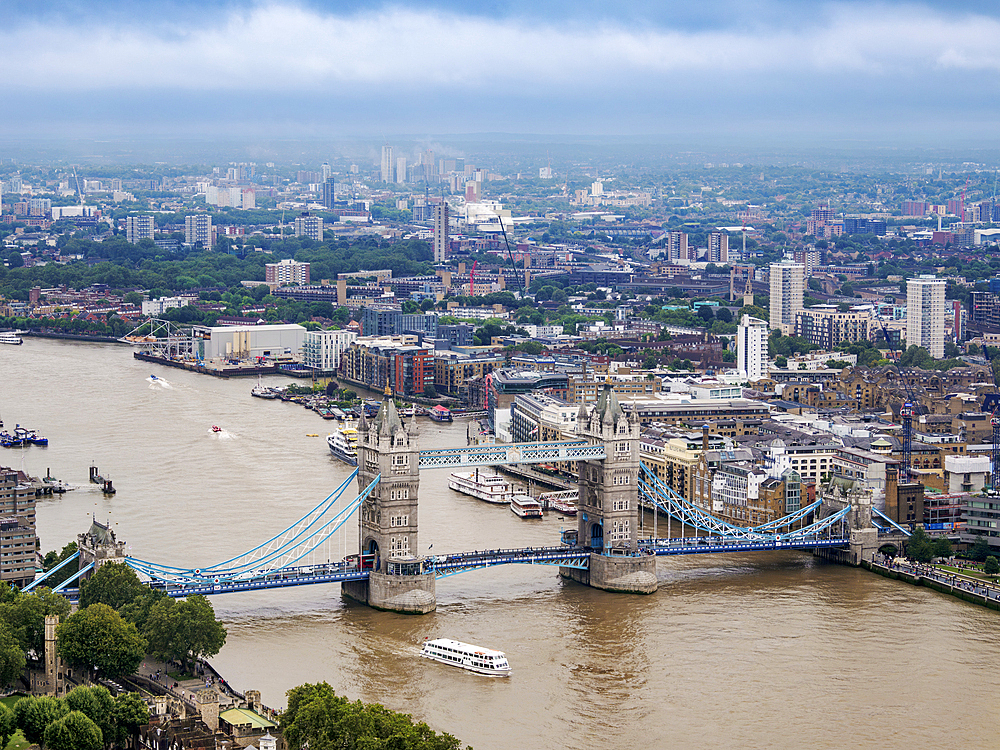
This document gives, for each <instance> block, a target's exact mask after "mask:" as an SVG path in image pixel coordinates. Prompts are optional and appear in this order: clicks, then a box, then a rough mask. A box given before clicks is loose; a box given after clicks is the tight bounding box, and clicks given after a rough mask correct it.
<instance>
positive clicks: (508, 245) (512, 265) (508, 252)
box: [497, 214, 528, 297]
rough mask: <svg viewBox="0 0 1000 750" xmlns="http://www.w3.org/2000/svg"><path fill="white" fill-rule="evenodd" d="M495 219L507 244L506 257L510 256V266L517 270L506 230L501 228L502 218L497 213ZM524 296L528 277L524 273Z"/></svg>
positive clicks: (526, 291)
mask: <svg viewBox="0 0 1000 750" xmlns="http://www.w3.org/2000/svg"><path fill="white" fill-rule="evenodd" d="M497 221H499V222H500V231H501V232H503V241H504V244H505V245H507V257H508V258H510V265H511V268H513V269H514V270H515V271H517V265H516V264H515V263H514V253H512V252H511V251H510V240H508V239H507V230H506V229H504V228H503V219H502V218H501V216H500V214H497ZM500 273H503V270H502V269H501V270H500ZM524 296H525V297H527V296H528V277H527V274H526V275H525V280H524Z"/></svg>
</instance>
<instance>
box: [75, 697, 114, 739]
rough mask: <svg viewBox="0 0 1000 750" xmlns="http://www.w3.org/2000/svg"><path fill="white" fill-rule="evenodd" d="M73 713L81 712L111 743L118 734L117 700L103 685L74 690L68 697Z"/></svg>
mask: <svg viewBox="0 0 1000 750" xmlns="http://www.w3.org/2000/svg"><path fill="white" fill-rule="evenodd" d="M65 700H66V705H67V706H69V709H70V710H71V711H79V712H80V713H82V714H84V715H85V716H86V717H87V718H88V719H90V720H91V721H92V722H94V724H96V725H97V727H98V728H99V729H100V730H101V736H102V737H105V738H107V739H108V742H109V744H110V742H111V741H112V740H113V739H114V737H115V734H116V731H115V730H116V722H115V699H114V698H112V697H111V693H110V692H109V691H108V689H107V688H106V687H104V686H103V685H96V686H94V687H78V688H74V689H73V690H71V691H70V692H69V694H68V695H67V696H66V699H65Z"/></svg>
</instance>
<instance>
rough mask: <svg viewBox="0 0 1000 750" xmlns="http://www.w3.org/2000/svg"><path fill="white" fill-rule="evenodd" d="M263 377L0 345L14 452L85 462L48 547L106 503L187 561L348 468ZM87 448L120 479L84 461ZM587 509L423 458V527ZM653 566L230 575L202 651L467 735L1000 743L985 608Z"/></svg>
mask: <svg viewBox="0 0 1000 750" xmlns="http://www.w3.org/2000/svg"><path fill="white" fill-rule="evenodd" d="M150 374H155V375H157V377H160V378H164V379H165V382H164V383H156V382H153V381H151V380H150V377H149V376H150ZM265 382H266V383H269V384H276V383H282V382H287V380H286V379H284V378H277V377H271V378H267V379H265ZM254 383H255V381H250V380H246V379H232V380H222V379H216V378H211V377H207V376H203V375H198V374H195V373H190V372H186V371H183V370H175V369H169V368H164V367H160V366H156V365H150V364H148V363H142V362H138V361H136V360H134V359H133V358H132V353H131V350H130V349H129V348H127V347H124V346H120V345H111V344H107V345H105V344H91V343H76V342H65V341H52V340H45V339H33V338H26V339H25V343H24V345H23V346H19V347H14V346H4V347H0V418H2V419H3V421H4V423H5V425H6V426H7V427H8V428H11V427H13V426H14V424H15V423H20V424H22V425H24V426H26V427H30V428H33V429H37V430H38V431H39V432H40V433H41V434H43V435H45V436H46V437H48V438H49V447H48V448H47V449H46V448H36V447H32V448H27V449H24V450H23V451H21V450H5V451H4V452H3V453H2V454H0V464H2V465H9V466H13V467H15V468H23V469H24V470H25V471H27V472H28V473H30V474H33V475H44V474H45V471H46V469H48V468H51V471H52V475H53V476H55V477H58V478H59V479H63V480H66V481H68V482H70V483H71V484H74V485H76V486H78V487H79V489H77V490H74V491H71V492H67V493H66V494H64V495H62V496H55V497H52V498H44V499H41V500H40V501H39V503H38V510H37V522H38V533H39V536H40V537H41V543H42V550H43V551H46V550H49V549H54V548H61V547H62V546H63V545H64V544H65V543H66V542H68V541H70V540H72V539H75V536H76V534H78V533H81V532H83V531H86V529H87V528H88V527H89V525H90V520H91V517H92V515H95V516H96V517H97V518H98V520H102V521H107V520H110V522H111V524H112V525H113V528H114V529H115V531H116V532H117V534H118V536H119V538H120V539H123V540H125V541H126V542H127V543H128V551H129V554H131V555H133V556H135V557H138V558H140V559H144V560H150V561H155V562H160V563H165V564H173V565H181V566H185V567H198V566H202V565H207V564H211V563H214V562H219V561H221V560H224V559H227V558H229V557H232V556H234V555H236V554H238V553H240V552H242V551H244V550H248V549H250V548H251V547H254V546H256V545H257V544H258V543H260V542H263V541H264V540H266V539H268V538H270V537H271V536H273V535H274V534H275V533H276V532H277V531H280V530H281V529H283V528H285V527H286V526H288V525H289V524H291V523H292V522H293V521H295V520H296V519H297V518H299V517H300V516H301V515H303V514H304V513H305V512H306V511H307V510H308V509H310V508H312V507H313V506H314V505H316V504H317V503H318V502H319V501H320V500H322V499H323V498H324V497H326V496H327V495H328V494H329V493H330V492H331V491H332V490H333V489H334V488H335V487H336V486H337V485H338V484H340V483H341V482H342V481H343V480H344V479H345V478H346V477H347V476H348V475H349V474H350V471H351V469H350V467H348V466H346V465H344V464H343V463H340V462H338V461H337V460H335V459H333V458H332V457H331V456H330V454H329V452H328V450H327V448H326V444H325V440H324V437H325V435H326V434H327V433H328V432H329V430H330V427H331V423H329V422H324V421H323V420H321V419H320V418H319V417H318V416H317V415H315V414H314V413H312V412H310V411H307V410H305V409H303V408H302V407H300V406H295V405H292V404H284V403H280V402H273V401H261V400H258V399H253V398H251V397H250V389H251V387H252V386H253V385H254ZM212 425H219V426H220V427H221V428H222V429H223V432H222V433H213V432H212V430H211V427H212ZM419 425H420V437H419V440H420V444H421V445H423V446H458V445H464V444H465V434H466V427H467V423H466V422H464V421H457V422H455V423H454V424H452V425H439V424H435V423H432V422H429V421H427V420H420V421H419ZM312 433H318V434H319V435H320V437H307V435H309V434H312ZM92 462H93V463H95V464H96V465H97V466H98V467H99V468H100V470H101V472H102V473H104V474H105V475H107V476H110V478H111V479H112V480H113V481H114V484H115V486H116V487H117V489H118V493H117V494H116V495H114V496H112V497H110V498H105V497H104V496H103V495H102V494H101V493H100V492H99V491H98V490H97V488H96V487H94V486H92V485H89V484H88V482H87V476H88V467H89V466H90V465H91V463H92ZM573 523H574V522H573V521H572V520H564V519H560V518H559V517H558V516H556V515H553V514H550V515H548V516H547V517H546V518H545V519H544V520H542V521H528V520H522V519H519V518H517V517H516V516H514V514H512V513H511V512H510V511H509V510H507V509H506V508H504V507H497V506H490V505H487V504H485V503H482V502H480V501H477V500H474V499H472V498H468V497H464V496H462V495H458V494H457V493H454V492H452V491H451V490H449V489H448V488H447V472H446V471H429V472H425V473H423V474H421V485H420V547H421V551H423V552H425V551H426V550H427V549H428V547H429V545H433V550H432V553H445V552H449V551H463V550H472V549H488V548H497V547H519V546H529V545H543V544H554V543H557V540H558V536H559V531H560V529H561V528H565V527H569V526H570V525H572V524H573ZM356 528H357V527H356V524H355V525H353V529H355V530H356ZM351 536H352V538H356V531H355V532H352V534H351ZM658 577H659V579H660V590H659V591H658V592H657V593H656V594H653V595H651V596H625V595H615V594H608V593H603V592H599V591H594V590H591V589H588V588H585V587H582V586H580V585H577V584H574V583H569V582H565V581H562V580H561V579H560V578H559V577H558V576H557V574H556V569H554V568H551V567H547V566H504V567H500V568H493V569H489V570H486V571H478V572H472V573H466V574H463V575H460V576H455V577H453V578H447V579H444V580H441V581H438V584H437V599H438V609H437V611H436V612H435V613H433V614H429V615H424V616H403V615H396V614H390V613H384V612H376V611H373V610H370V609H368V608H366V607H363V606H360V605H357V604H352V603H348V602H345V601H344V600H342V599H341V596H340V587H339V586H337V585H319V586H304V587H300V588H292V589H278V590H272V591H268V592H255V593H246V594H227V595H224V596H218V597H214V598H213V599H212V604H213V605H214V606H215V609H216V612H217V614H218V616H219V617H220V618H221V619H222V620H224V621H225V624H226V627H227V628H228V631H229V636H228V639H227V641H226V645H225V647H224V648H223V650H222V652H221V653H220V654H219V655H218V656H217V657H215V658H213V659H212V662H213V663H214V664H215V665H216V667H217V668H218V669H219V670H220V671H221V672H222V673H223V674H224V675H225V676H226V678H227V679H228V680H229V681H230V682H231V683H232V685H233V686H234V687H235V688H237V689H239V690H245V689H249V688H256V689H259V690H260V691H261V692H262V695H263V699H264V702H265V703H266V704H268V705H270V706H273V707H283V706H284V705H285V697H284V694H285V691H286V690H288V689H289V688H291V687H294V686H295V685H299V684H301V683H304V682H317V681H322V680H325V681H327V682H329V683H330V684H331V685H332V686H333V687H334V688H335V689H336V690H337V692H338V693H340V694H343V695H346V696H347V697H349V698H351V699H360V700H363V701H370V702H378V703H382V704H384V705H386V706H388V707H389V708H392V709H394V710H398V711H404V712H406V713H410V714H412V715H413V716H414V717H415V718H417V719H419V720H423V721H426V722H427V723H428V724H430V725H431V726H432V727H433V728H434V729H436V730H438V731H447V732H450V733H451V734H454V735H456V736H457V737H458V738H459V739H461V740H462V742H463V743H464V744H470V745H472V746H473V747H475V748H476V750H500V749H501V748H552V749H562V748H565V749H567V750H568V749H570V748H573V749H574V750H576V749H578V748H582V747H591V748H634V747H637V746H640V745H644V744H646V745H650V744H653V745H654V746H656V747H677V748H684V747H695V746H698V747H709V748H715V747H718V748H723V747H726V748H728V747H749V748H758V747H761V748H763V747H768V748H806V747H808V748H835V747H836V748H840V747H845V746H850V747H860V748H873V747H880V746H881V747H888V748H902V747H915V746H926V747H935V746H936V747H961V748H995V747H997V745H998V743H1000V740H998V739H997V736H996V733H997V725H998V721H997V720H998V713H1000V709H998V700H997V696H998V695H1000V670H998V669H997V668H996V665H997V664H998V663H1000V614H998V613H996V612H992V611H989V610H986V609H982V608H980V607H976V606H973V605H970V604H967V603H964V602H960V601H958V600H956V599H952V598H950V597H947V596H943V595H940V594H937V593H934V592H932V591H929V590H927V589H922V588H916V587H913V586H910V585H907V584H903V583H899V582H895V581H890V580H886V579H883V578H880V577H878V576H875V575H872V574H870V573H867V572H864V571H861V570H855V569H852V568H847V567H842V566H838V565H832V564H827V563H824V562H822V561H819V560H815V559H813V558H812V557H811V556H810V555H809V554H806V553H796V552H785V553H749V554H745V555H739V554H731V555H723V556H707V555H706V556H693V557H687V558H661V559H660V560H659V561H658ZM428 637H430V638H435V637H448V638H455V639H458V640H462V641H467V642H471V643H476V644H479V645H483V646H487V647H490V648H496V649H500V650H503V651H505V652H506V653H507V656H508V658H509V660H510V664H511V666H512V668H513V674H512V676H511V677H510V678H509V679H496V678H492V679H491V678H486V677H481V676H477V675H474V674H472V673H469V672H464V671H462V670H458V669H454V668H450V667H447V666H445V665H441V664H437V663H434V662H430V661H428V660H424V659H420V658H419V657H418V655H417V654H418V652H419V650H420V646H421V643H422V642H423V640H424V639H425V638H428Z"/></svg>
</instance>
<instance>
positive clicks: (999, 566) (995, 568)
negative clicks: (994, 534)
mask: <svg viewBox="0 0 1000 750" xmlns="http://www.w3.org/2000/svg"><path fill="white" fill-rule="evenodd" d="M983 572H984V573H986V574H987V575H991V576H995V575H996V574H997V573H1000V561H998V560H997V559H996V558H995V557H994V556H993V555H990V556H988V557H987V558H986V562H984V563H983Z"/></svg>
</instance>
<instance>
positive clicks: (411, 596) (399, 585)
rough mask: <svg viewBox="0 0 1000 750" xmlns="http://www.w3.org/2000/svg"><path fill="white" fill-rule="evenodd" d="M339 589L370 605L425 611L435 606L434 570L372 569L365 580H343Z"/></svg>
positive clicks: (389, 609)
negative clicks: (394, 572) (391, 571)
mask: <svg viewBox="0 0 1000 750" xmlns="http://www.w3.org/2000/svg"><path fill="white" fill-rule="evenodd" d="M341 593H342V594H343V595H344V596H345V597H347V598H348V599H353V600H354V601H356V602H360V603H361V604H367V605H368V606H369V607H371V608H373V609H381V610H384V611H386V612H400V613H402V614H406V615H425V614H427V613H428V612H433V611H434V610H435V609H437V595H436V589H435V584H434V573H422V574H418V575H398V576H397V575H386V574H385V573H378V572H375V571H373V572H372V574H371V575H370V576H369V577H368V580H367V581H345V582H344V583H342V584H341Z"/></svg>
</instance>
